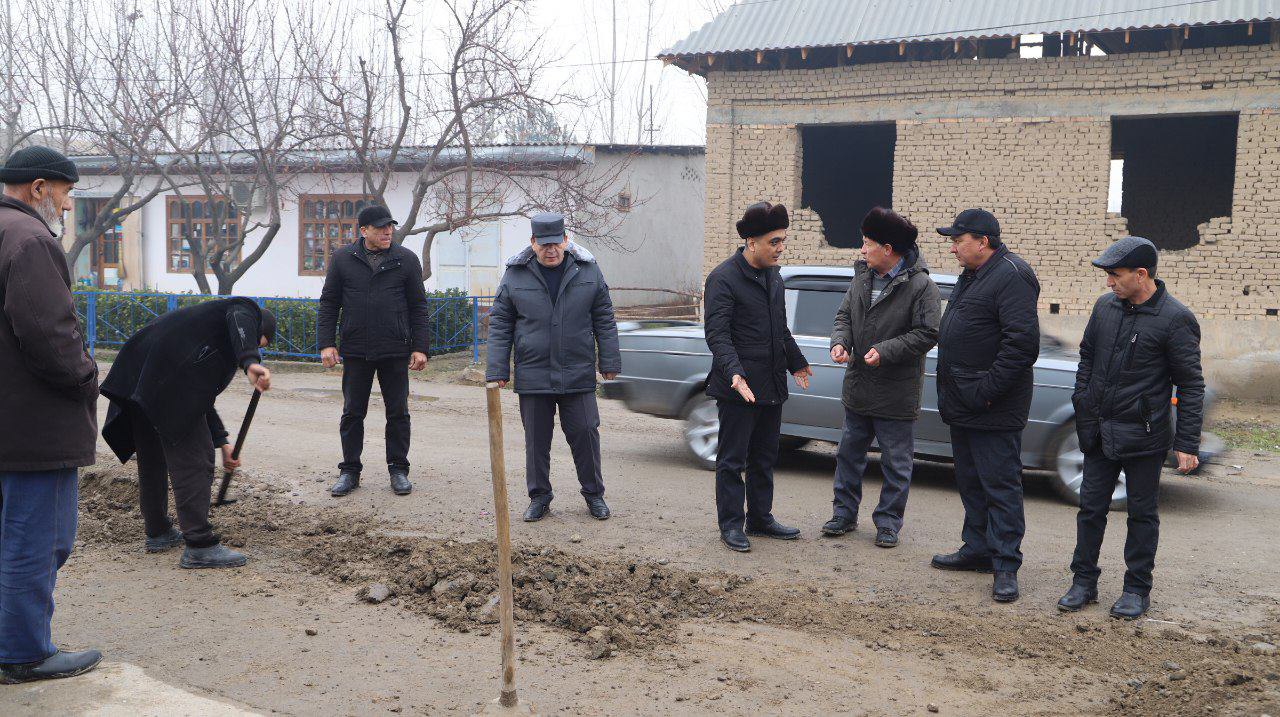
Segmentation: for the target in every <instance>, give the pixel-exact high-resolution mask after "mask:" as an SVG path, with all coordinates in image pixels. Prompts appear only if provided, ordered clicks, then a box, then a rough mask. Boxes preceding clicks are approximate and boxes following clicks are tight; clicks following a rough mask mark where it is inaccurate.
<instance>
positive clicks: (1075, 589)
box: [1058, 583, 1098, 612]
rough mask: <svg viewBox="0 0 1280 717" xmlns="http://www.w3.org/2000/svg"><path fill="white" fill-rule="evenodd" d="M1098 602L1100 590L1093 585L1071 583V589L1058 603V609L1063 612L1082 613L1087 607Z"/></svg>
mask: <svg viewBox="0 0 1280 717" xmlns="http://www.w3.org/2000/svg"><path fill="white" fill-rule="evenodd" d="M1095 602H1098V588H1097V587H1095V586H1092V585H1081V584H1080V583H1071V589H1070V590H1068V591H1067V594H1066V595H1063V596H1062V599H1061V600H1059V601H1058V609H1059V610H1061V611H1063V612H1080V609H1081V608H1083V607H1084V606H1085V605H1090V604H1093V603H1095Z"/></svg>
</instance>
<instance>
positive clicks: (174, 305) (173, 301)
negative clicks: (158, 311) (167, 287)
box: [165, 294, 178, 311]
mask: <svg viewBox="0 0 1280 717" xmlns="http://www.w3.org/2000/svg"><path fill="white" fill-rule="evenodd" d="M168 298H169V301H168V302H167V305H166V306H165V311H177V310H178V297H177V296H175V295H173V294H169V297H168Z"/></svg>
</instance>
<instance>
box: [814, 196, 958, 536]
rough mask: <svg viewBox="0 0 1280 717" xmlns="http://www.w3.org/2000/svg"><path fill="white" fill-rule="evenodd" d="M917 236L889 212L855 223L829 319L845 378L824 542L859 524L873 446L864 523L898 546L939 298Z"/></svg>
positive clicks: (833, 349) (833, 345) (834, 354)
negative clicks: (857, 228) (876, 473)
mask: <svg viewBox="0 0 1280 717" xmlns="http://www.w3.org/2000/svg"><path fill="white" fill-rule="evenodd" d="M918 235H919V232H918V231H917V230H916V228H915V226H914V225H912V224H911V222H909V221H907V220H906V219H904V218H903V217H902V216H900V215H899V214H897V213H896V212H894V211H892V210H890V209H885V208H884V207H875V208H874V209H872V210H871V212H870V213H869V214H867V216H866V218H865V219H863V220H862V258H861V259H859V260H858V261H857V262H856V263H855V264H854V276H853V281H852V282H850V284H849V291H848V292H847V293H846V294H845V297H844V303H842V304H841V305H840V309H839V310H838V311H837V312H836V320H835V326H834V327H833V328H832V330H831V360H832V361H835V362H836V363H841V364H847V368H846V369H845V373H844V390H843V392H842V395H841V402H842V403H843V404H844V433H843V435H842V436H841V437H840V449H839V452H838V453H837V455H836V474H835V498H834V500H832V505H833V506H834V514H833V515H832V518H831V520H829V521H827V523H826V524H825V525H823V526H822V532H823V534H825V535H831V536H835V535H844V534H845V533H847V532H849V531H850V530H854V529H855V528H856V527H857V525H858V507H859V505H860V504H861V502H862V474H863V471H864V470H866V467H867V451H868V450H869V449H870V448H871V441H872V440H873V439H874V440H875V441H876V442H877V443H878V444H879V446H880V470H881V473H883V474H884V482H883V483H882V484H881V487H880V503H879V505H878V506H876V510H875V513H873V514H872V520H873V521H874V522H875V526H876V545H879V546H880V547H882V548H892V547H895V546H897V544H898V533H899V531H901V530H902V516H903V514H904V513H905V511H906V508H907V491H908V489H909V488H910V486H911V469H912V464H913V456H914V454H915V422H916V419H917V418H919V416H920V390H921V387H922V386H923V385H924V362H925V355H926V354H928V353H929V350H930V349H932V348H933V347H934V345H936V344H937V343H938V321H939V320H940V318H941V316H942V301H941V299H940V298H939V295H938V287H937V285H936V284H934V283H933V279H932V278H930V277H929V270H928V268H926V266H925V261H924V257H922V256H920V251H919V249H918V248H917V247H916V237H917V236H918Z"/></svg>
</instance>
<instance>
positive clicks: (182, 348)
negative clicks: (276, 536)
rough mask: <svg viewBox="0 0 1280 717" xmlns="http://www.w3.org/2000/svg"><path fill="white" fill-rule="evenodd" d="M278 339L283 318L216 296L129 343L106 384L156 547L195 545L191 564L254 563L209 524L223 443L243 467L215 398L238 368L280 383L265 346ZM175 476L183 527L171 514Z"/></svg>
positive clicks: (120, 445) (110, 441)
mask: <svg viewBox="0 0 1280 717" xmlns="http://www.w3.org/2000/svg"><path fill="white" fill-rule="evenodd" d="M274 336H275V317H274V316H272V314H271V312H269V311H267V310H266V309H261V308H259V307H258V305H257V304H256V303H254V301H253V300H252V299H243V298H232V299H216V300H213V301H206V302H203V303H200V304H196V305H195V306H188V307H186V308H185V309H179V310H177V311H172V312H169V313H166V314H161V315H160V316H159V317H158V318H156V319H155V320H153V321H152V322H151V323H149V324H147V325H146V326H144V327H142V328H141V329H140V330H139V331H138V332H137V333H136V334H134V335H133V336H131V337H129V340H128V341H126V342H125V344H124V346H122V347H121V348H120V353H119V354H117V355H116V359H115V361H114V362H113V363H112V365H111V371H109V372H108V373H107V378H106V380H104V381H103V382H102V395H104V396H106V397H107V398H109V399H111V408H110V409H108V411H107V422H106V424H105V425H103V427H102V437H103V439H105V440H106V442H107V445H109V446H111V450H112V451H114V452H115V454H116V456H117V457H118V458H119V459H120V462H121V463H127V462H128V460H129V458H130V457H131V456H133V455H134V454H137V456H138V500H139V503H140V506H141V509H142V522H143V525H144V526H145V528H146V533H147V538H146V550H147V552H152V553H156V552H161V551H164V550H167V549H169V548H171V547H174V546H176V545H178V544H180V543H182V542H185V543H186V548H185V549H184V550H183V552H182V558H181V559H180V560H179V562H178V564H179V565H180V566H181V567H184V568H231V567H239V566H241V565H244V564H245V556H244V555H242V554H240V553H238V552H236V551H234V550H231V549H229V548H227V547H226V546H224V545H222V543H221V538H220V537H219V536H218V534H217V533H215V532H214V530H213V526H212V525H210V524H209V504H210V490H211V488H212V486H213V468H214V459H213V454H214V448H215V447H222V449H223V467H224V468H227V469H234V468H236V467H238V466H239V461H233V460H232V458H231V451H230V449H229V446H227V431H226V429H225V428H224V427H223V424H222V420H221V419H220V418H219V417H218V412H217V411H216V410H215V409H214V405H213V404H214V401H215V400H216V399H217V398H218V394H220V393H222V392H223V391H224V390H225V389H226V388H227V386H229V385H230V384H231V380H232V379H233V378H234V377H235V374H236V370H237V369H239V370H242V371H244V373H245V375H246V376H247V377H248V379H249V383H250V384H252V385H253V387H254V388H256V389H257V390H259V391H266V390H267V389H269V388H270V387H271V372H270V371H268V370H267V368H266V367H265V366H263V365H262V355H261V354H260V353H259V351H258V349H259V348H260V347H262V346H266V345H267V343H269V342H270V341H271V339H272V338H273V337H274ZM170 483H172V485H173V503H174V508H175V509H176V510H177V513H178V525H180V526H182V531H181V532H179V531H178V530H176V529H175V528H174V527H173V523H172V522H171V521H170V520H169V484H170Z"/></svg>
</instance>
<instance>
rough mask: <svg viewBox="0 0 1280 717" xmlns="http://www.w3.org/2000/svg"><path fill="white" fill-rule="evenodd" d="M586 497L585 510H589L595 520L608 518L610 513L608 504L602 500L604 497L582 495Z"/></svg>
mask: <svg viewBox="0 0 1280 717" xmlns="http://www.w3.org/2000/svg"><path fill="white" fill-rule="evenodd" d="M584 497H585V498H586V499H587V510H589V511H591V517H592V518H595V519H596V520H608V519H609V516H610V515H612V513H610V512H609V505H608V504H607V503H605V502H604V498H603V497H602V496H598V495H588V496H584Z"/></svg>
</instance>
